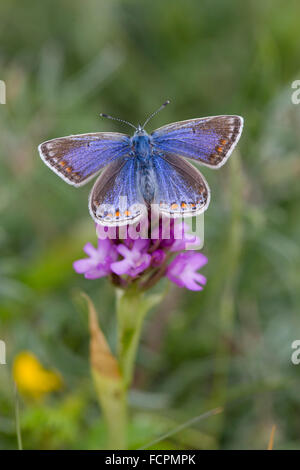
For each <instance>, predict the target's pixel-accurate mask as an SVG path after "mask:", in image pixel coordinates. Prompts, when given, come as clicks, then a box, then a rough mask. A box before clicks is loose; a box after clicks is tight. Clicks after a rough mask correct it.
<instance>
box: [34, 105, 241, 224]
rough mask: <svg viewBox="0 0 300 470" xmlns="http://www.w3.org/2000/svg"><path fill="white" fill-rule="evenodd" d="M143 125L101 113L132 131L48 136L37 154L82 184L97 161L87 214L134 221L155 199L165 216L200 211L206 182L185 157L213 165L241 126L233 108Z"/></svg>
mask: <svg viewBox="0 0 300 470" xmlns="http://www.w3.org/2000/svg"><path fill="white" fill-rule="evenodd" d="M168 103H169V101H166V102H165V103H164V104H163V105H162V106H161V107H160V108H159V109H158V110H157V111H156V112H155V113H153V114H152V115H151V116H150V117H149V118H148V119H147V120H146V122H145V123H144V125H143V126H141V125H138V127H135V126H134V125H133V124H131V123H129V122H127V121H123V120H121V119H118V118H113V117H111V116H108V115H106V114H102V115H101V116H103V117H108V118H110V119H116V120H117V121H121V122H123V123H126V124H128V125H129V126H132V127H133V128H134V129H135V133H134V135H133V136H132V137H130V136H128V135H126V134H120V133H117V132H96V133H90V134H82V135H71V136H68V137H61V138H58V139H53V140H48V141H47V142H43V143H42V144H41V145H40V146H39V152H40V156H41V158H42V159H43V161H44V162H45V163H46V165H48V166H49V167H50V168H51V169H52V170H53V171H54V172H55V173H57V174H58V175H59V176H60V177H61V178H63V179H64V180H65V181H66V182H67V183H69V184H72V185H73V186H81V185H83V184H85V183H87V182H88V181H89V180H90V179H91V178H93V177H94V176H95V175H96V174H97V173H98V172H99V171H100V170H101V169H102V168H104V167H106V168H105V169H104V171H103V172H102V173H101V174H100V176H99V177H98V179H97V180H96V183H95V184H94V186H93V189H92V191H91V194H90V197H89V209H90V213H91V216H92V217H93V219H94V220H95V221H96V222H97V223H98V224H102V225H106V226H107V225H108V226H119V225H124V224H130V223H135V222H137V221H138V220H139V219H140V218H141V217H142V210H141V207H146V208H147V207H149V206H150V205H151V204H156V205H157V207H158V208H159V212H161V213H162V214H165V215H167V216H169V217H179V216H192V215H195V214H200V213H202V212H204V211H205V210H206V209H207V207H208V205H209V201H210V190H209V187H208V185H207V182H206V181H205V178H204V177H203V176H202V175H201V173H200V172H199V171H198V170H197V169H196V168H195V167H194V166H193V165H192V164H191V163H189V162H188V161H187V160H186V158H188V159H191V160H194V161H195V162H199V163H201V164H203V165H205V166H208V167H210V168H220V167H221V166H222V165H224V163H225V162H226V161H227V159H228V157H229V156H230V154H231V153H232V151H233V149H234V147H235V146H236V144H237V142H238V140H239V138H240V136H241V133H242V129H243V118H241V117H240V116H213V117H205V118H197V119H189V120H187V121H180V122H175V123H172V124H168V125H166V126H163V127H160V128H159V129H156V130H155V131H154V132H152V134H150V135H149V134H147V132H146V131H145V130H144V128H145V126H146V124H147V123H148V122H149V120H150V119H151V118H152V117H153V116H154V115H155V114H156V113H157V112H159V111H160V110H161V109H162V108H163V107H165V106H166V105H167V104H168Z"/></svg>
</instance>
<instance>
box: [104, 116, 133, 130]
mask: <svg viewBox="0 0 300 470" xmlns="http://www.w3.org/2000/svg"><path fill="white" fill-rule="evenodd" d="M100 116H101V117H104V118H107V119H113V120H114V121H119V122H123V123H124V124H128V126H131V127H133V128H134V129H135V130H137V128H136V127H135V126H134V125H133V124H131V122H128V121H125V120H124V119H120V118H115V117H113V116H110V115H109V114H104V113H100Z"/></svg>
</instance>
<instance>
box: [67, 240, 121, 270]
mask: <svg viewBox="0 0 300 470" xmlns="http://www.w3.org/2000/svg"><path fill="white" fill-rule="evenodd" d="M83 250H84V251H85V253H86V254H87V255H88V256H89V258H83V259H79V260H77V261H75V262H74V263H73V268H74V269H75V271H76V272H77V273H79V274H84V277H85V278H86V279H98V278H99V277H103V276H107V275H108V274H110V273H111V263H112V262H113V261H115V260H116V259H117V258H118V253H117V249H116V247H115V246H114V245H113V244H112V242H111V241H110V240H109V239H108V238H106V239H104V240H100V239H99V240H98V248H94V247H93V245H92V244H91V243H87V244H86V245H85V246H84V248H83Z"/></svg>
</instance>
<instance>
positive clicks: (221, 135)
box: [151, 115, 244, 168]
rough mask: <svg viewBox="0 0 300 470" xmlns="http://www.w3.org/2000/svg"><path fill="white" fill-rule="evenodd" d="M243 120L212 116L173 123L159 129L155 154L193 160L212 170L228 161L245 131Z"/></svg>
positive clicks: (155, 136) (235, 117) (225, 116)
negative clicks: (173, 155) (171, 154)
mask: <svg viewBox="0 0 300 470" xmlns="http://www.w3.org/2000/svg"><path fill="white" fill-rule="evenodd" d="M243 122H244V120H243V118H242V117H241V116H235V115H233V116H229V115H228V116H227V115H224V116H211V117H206V118H200V119H189V120H187V121H180V122H174V123H172V124H168V125H166V126H163V127H160V128H159V129H156V130H155V131H154V132H153V133H152V134H151V135H152V141H153V146H154V150H155V151H157V152H161V153H162V155H163V154H164V153H168V152H170V153H173V154H176V155H178V156H182V157H186V158H190V159H192V160H195V161H197V162H199V163H202V164H203V165H206V166H208V167H210V168H220V167H221V166H222V165H224V163H225V162H226V161H227V159H228V158H229V156H230V155H231V153H232V151H233V150H234V148H235V146H236V144H237V143H238V141H239V138H240V136H241V133H242V130H243Z"/></svg>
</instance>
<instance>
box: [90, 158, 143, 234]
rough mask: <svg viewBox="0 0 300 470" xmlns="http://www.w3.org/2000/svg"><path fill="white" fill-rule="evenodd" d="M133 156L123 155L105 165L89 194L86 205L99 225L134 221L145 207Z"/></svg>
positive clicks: (114, 224) (139, 216) (140, 215)
mask: <svg viewBox="0 0 300 470" xmlns="http://www.w3.org/2000/svg"><path fill="white" fill-rule="evenodd" d="M137 178H138V174H137V160H136V158H134V157H123V158H120V159H118V160H116V161H115V162H113V163H111V164H110V165H108V167H107V168H105V170H104V171H103V172H102V173H101V175H100V176H99V177H98V179H97V181H96V183H95V184H94V187H93V189H92V191H91V194H90V200H89V209H90V213H91V216H92V217H93V219H94V220H95V221H96V222H97V223H98V224H101V225H105V226H120V225H126V224H132V223H135V222H137V221H138V220H139V219H140V218H141V217H142V215H143V211H144V209H145V205H144V201H143V198H142V196H141V194H140V191H139V189H138V184H137Z"/></svg>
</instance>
